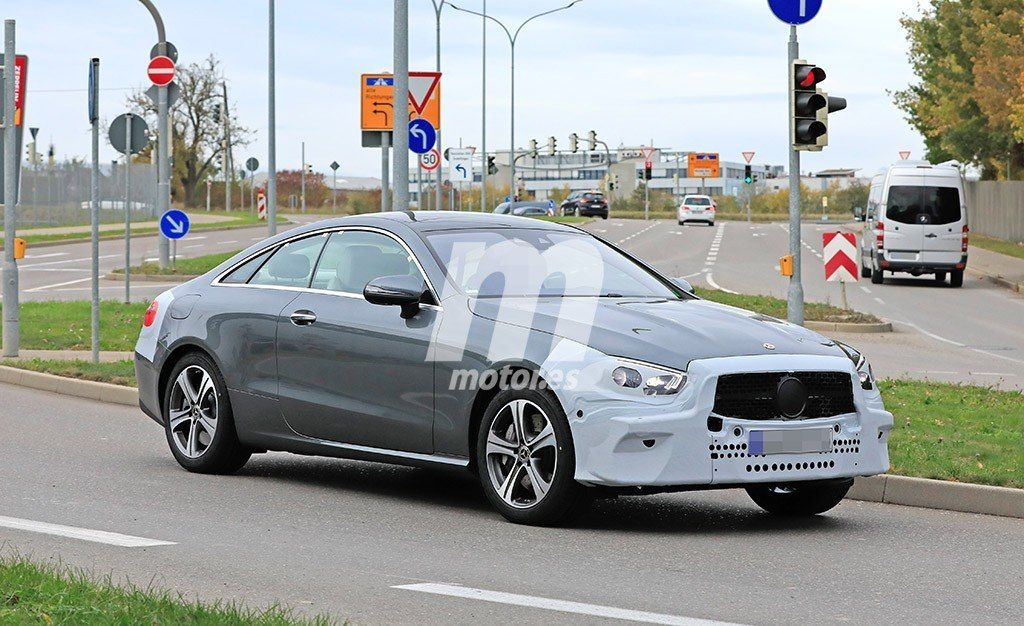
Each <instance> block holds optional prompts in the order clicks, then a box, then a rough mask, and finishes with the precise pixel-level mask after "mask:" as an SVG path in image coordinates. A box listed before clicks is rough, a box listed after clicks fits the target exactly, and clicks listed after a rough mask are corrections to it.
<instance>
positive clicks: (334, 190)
mask: <svg viewBox="0 0 1024 626" xmlns="http://www.w3.org/2000/svg"><path fill="white" fill-rule="evenodd" d="M339 167H341V165H339V164H338V162H337V161H331V175H332V177H333V178H332V180H331V210H332V211H334V212H335V213H337V212H338V168H339Z"/></svg>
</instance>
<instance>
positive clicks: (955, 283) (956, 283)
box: [949, 270, 964, 287]
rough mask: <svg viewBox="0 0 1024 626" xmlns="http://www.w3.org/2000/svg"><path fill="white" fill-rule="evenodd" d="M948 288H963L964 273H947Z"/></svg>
mask: <svg viewBox="0 0 1024 626" xmlns="http://www.w3.org/2000/svg"><path fill="white" fill-rule="evenodd" d="M949 286H950V287H963V286H964V271H963V270H953V271H952V272H950V273H949Z"/></svg>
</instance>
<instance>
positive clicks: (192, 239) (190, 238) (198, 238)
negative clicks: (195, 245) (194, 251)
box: [188, 235, 206, 241]
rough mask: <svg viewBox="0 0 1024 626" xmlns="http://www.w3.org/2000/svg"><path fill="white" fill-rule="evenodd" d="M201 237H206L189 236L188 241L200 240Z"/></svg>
mask: <svg viewBox="0 0 1024 626" xmlns="http://www.w3.org/2000/svg"><path fill="white" fill-rule="evenodd" d="M202 239H206V235H200V236H199V237H189V238H188V240H189V241H200V240H202Z"/></svg>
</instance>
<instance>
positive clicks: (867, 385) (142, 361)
mask: <svg viewBox="0 0 1024 626" xmlns="http://www.w3.org/2000/svg"><path fill="white" fill-rule="evenodd" d="M136 370H137V374H138V381H139V394H140V403H141V406H142V409H143V410H144V411H145V412H146V413H147V414H148V415H149V416H151V417H152V418H153V419H154V420H156V421H157V422H158V423H159V424H161V426H162V427H163V428H164V430H165V432H166V436H167V441H168V444H169V446H170V449H171V453H172V454H173V455H174V457H175V459H176V460H177V461H178V463H180V464H181V465H182V466H183V467H184V468H186V469H188V470H190V471H194V472H205V473H229V472H234V471H236V470H238V469H239V468H241V467H242V466H243V465H244V464H245V463H246V462H247V461H248V460H249V458H250V456H251V455H252V454H255V453H261V452H266V451H287V452H293V453H298V454H314V455H326V456H335V457H346V458H352V459H361V460H368V461H382V462H391V463H402V464H408V465H416V466H433V467H438V466H441V467H461V468H466V469H467V470H469V471H472V472H475V473H476V474H477V475H478V476H479V479H480V484H481V486H482V488H483V491H484V493H485V494H486V496H487V498H488V499H489V500H490V502H491V503H492V504H493V505H494V507H495V508H496V509H497V510H498V511H499V512H501V513H502V514H503V515H504V516H505V517H506V518H508V519H509V520H512V521H515V522H521V523H531V524H553V523H559V522H563V521H565V520H567V519H570V518H571V517H572V516H573V515H575V514H577V513H579V512H580V511H581V510H583V509H584V507H585V506H586V504H587V502H589V501H590V500H591V499H592V498H593V497H594V496H598V495H603V494H618V493H627V494H643V493H656V492H666V491H682V490H693V489H714V488H722V487H737V488H745V489H746V490H747V491H748V493H749V494H750V496H751V497H752V498H753V500H754V501H755V502H756V503H757V504H759V505H760V506H761V507H763V508H764V509H766V510H768V511H770V512H772V513H777V514H800V515H811V514H816V513H820V512H823V511H826V510H828V509H830V508H832V507H833V506H835V505H836V504H837V503H839V501H840V500H841V499H842V498H843V497H844V496H845V494H846V492H847V490H848V489H849V487H850V485H851V483H852V481H853V477H855V476H867V475H871V474H878V473H881V472H884V471H886V469H887V468H888V466H889V459H888V451H887V442H888V434H889V430H890V428H891V426H892V423H893V418H892V415H891V414H890V413H888V412H887V411H886V410H885V409H884V408H883V406H882V401H881V397H880V395H879V391H878V388H877V386H876V385H875V381H874V379H873V375H872V372H871V368H870V366H869V365H868V364H867V362H866V361H865V359H864V358H863V357H862V356H861V355H860V354H858V353H857V352H856V351H854V350H853V349H852V348H849V347H847V346H844V345H840V344H837V343H836V342H834V341H831V340H829V339H826V338H825V337H822V336H820V335H817V334H815V333H813V332H811V331H808V330H806V329H804V328H802V327H799V326H794V325H790V324H787V323H785V322H782V321H779V320H776V319H772V318H769V317H765V316H763V315H757V314H754V313H750V312H747V311H743V310H740V309H735V308H731V307H728V306H723V305H720V304H715V303H712V302H709V301H706V300H702V299H700V298H697V297H696V296H694V295H692V293H690V288H689V286H688V285H687V284H685V282H683V281H673V280H670V279H669V278H666V277H664V276H662V275H661V274H659V273H658V272H656V271H655V270H653V269H652V268H650V267H649V266H647V265H646V264H644V263H643V262H641V261H639V260H637V259H635V258H632V257H631V256H629V255H628V254H626V253H624V252H622V251H621V250H618V249H617V248H615V247H614V246H612V245H610V244H608V243H606V242H604V241H602V240H600V239H598V238H595V237H593V236H591V235H590V234H588V233H586V232H584V231H582V230H579V229H576V228H572V227H570V226H565V225H560V224H554V223H548V222H541V221H538V220H532V219H527V218H521V217H514V216H500V215H484V214H473V213H446V212H422V213H421V212H406V213H387V214H375V215H361V216H353V217H346V218H341V219H332V220H326V221H322V222H318V223H315V224H310V225H307V226H302V227H299V228H296V229H294V230H290V231H288V232H286V233H284V234H281V235H278V236H277V237H274V238H271V239H268V240H266V241H263V242H260V243H258V244H255V245H253V246H252V247H250V248H248V249H247V250H245V251H243V252H241V253H239V254H237V255H236V256H234V257H233V258H231V259H230V260H228V261H226V262H225V263H223V264H221V265H220V266H218V267H217V268H216V269H214V270H212V271H211V272H209V273H207V274H206V275H204V276H202V277H200V278H197V279H195V280H192V281H190V282H188V283H185V284H183V285H181V286H178V287H175V288H174V289H171V290H170V291H167V292H165V293H163V294H162V295H160V296H159V297H158V298H157V299H156V300H155V301H154V302H153V303H152V305H151V306H150V308H149V310H148V311H147V313H146V316H145V320H144V323H143V329H142V332H141V334H140V337H139V340H138V344H137V346H136Z"/></svg>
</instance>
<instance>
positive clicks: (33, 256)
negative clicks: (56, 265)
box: [25, 252, 71, 259]
mask: <svg viewBox="0 0 1024 626" xmlns="http://www.w3.org/2000/svg"><path fill="white" fill-rule="evenodd" d="M69 254H71V253H70V252H50V253H49V254H26V255H25V258H26V259H49V258H52V257H55V256H67V255H69Z"/></svg>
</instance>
